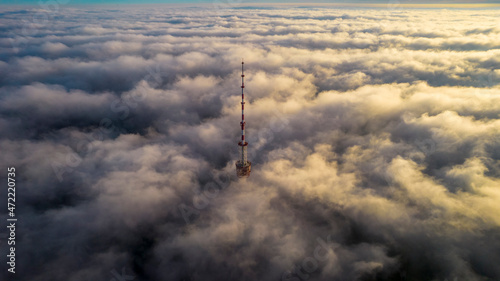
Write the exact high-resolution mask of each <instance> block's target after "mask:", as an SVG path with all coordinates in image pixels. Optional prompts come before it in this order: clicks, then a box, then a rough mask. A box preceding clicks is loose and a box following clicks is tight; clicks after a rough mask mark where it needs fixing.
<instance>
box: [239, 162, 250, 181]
mask: <svg viewBox="0 0 500 281" xmlns="http://www.w3.org/2000/svg"><path fill="white" fill-rule="evenodd" d="M251 170H252V162H250V161H247V162H246V163H245V165H243V164H242V163H241V161H238V162H236V175H237V176H238V178H248V176H250V171H251Z"/></svg>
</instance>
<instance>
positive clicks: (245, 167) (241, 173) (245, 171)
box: [236, 59, 252, 178]
mask: <svg viewBox="0 0 500 281" xmlns="http://www.w3.org/2000/svg"><path fill="white" fill-rule="evenodd" d="M244 65H245V62H244V61H243V59H242V61H241V122H240V125H241V141H240V142H239V143H238V145H239V146H240V148H241V155H240V159H239V160H238V161H237V162H236V175H237V176H238V177H239V178H244V177H245V178H246V177H248V176H250V171H251V169H252V162H249V161H248V159H247V147H248V142H246V141H245V124H246V123H245V93H244V90H245V72H244V68H243V67H244Z"/></svg>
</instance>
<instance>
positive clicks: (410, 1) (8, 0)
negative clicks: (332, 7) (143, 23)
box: [0, 0, 500, 6]
mask: <svg viewBox="0 0 500 281" xmlns="http://www.w3.org/2000/svg"><path fill="white" fill-rule="evenodd" d="M55 2H57V3H60V4H69V5H74V4H77V5H81V4H84V5H95V4H146V3H154V4H186V3H189V4H191V3H192V4H207V3H208V4H211V3H230V4H235V5H239V4H245V3H259V4H266V3H306V2H305V1H302V0H297V1H290V0H274V1H268V0H229V1H222V0H183V1H180V0H146V1H142V0H61V1H55ZM40 3H42V4H44V3H51V2H50V1H39V0H2V1H0V5H1V4H6V5H16V4H22V5H39V4H40ZM312 3H325V4H334V3H356V4H373V3H375V4H380V5H393V4H396V3H397V4H403V5H414V4H433V5H436V4H444V5H446V6H456V5H457V4H461V3H468V4H480V3H481V4H482V3H488V4H500V1H498V0H481V1H470V0H459V1H448V0H441V1H425V0H401V1H394V0H356V1H348V0H337V1H326V0H318V1H314V2H312ZM307 4H310V3H307Z"/></svg>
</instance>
